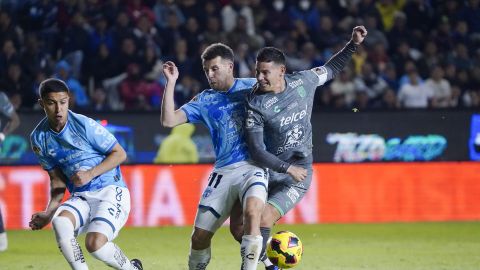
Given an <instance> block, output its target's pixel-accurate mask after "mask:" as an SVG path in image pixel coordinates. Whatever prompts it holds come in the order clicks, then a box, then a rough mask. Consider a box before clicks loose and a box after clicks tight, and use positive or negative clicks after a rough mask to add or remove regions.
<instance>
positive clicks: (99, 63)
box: [84, 43, 122, 85]
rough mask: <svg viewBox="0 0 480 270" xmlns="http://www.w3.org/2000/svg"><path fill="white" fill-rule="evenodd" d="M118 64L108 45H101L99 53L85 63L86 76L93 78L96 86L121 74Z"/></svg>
mask: <svg viewBox="0 0 480 270" xmlns="http://www.w3.org/2000/svg"><path fill="white" fill-rule="evenodd" d="M121 72H122V71H121V70H120V69H119V68H118V62H117V59H116V58H115V56H114V55H112V52H111V50H110V49H109V48H108V46H107V45H106V44H103V43H102V44H100V45H99V47H98V50H97V53H96V54H94V55H93V57H89V58H88V59H87V61H86V63H85V68H84V73H85V76H87V77H89V78H93V80H94V83H95V84H96V85H99V84H101V82H102V81H103V80H105V79H108V78H111V77H113V76H115V75H118V74H120V73H121Z"/></svg>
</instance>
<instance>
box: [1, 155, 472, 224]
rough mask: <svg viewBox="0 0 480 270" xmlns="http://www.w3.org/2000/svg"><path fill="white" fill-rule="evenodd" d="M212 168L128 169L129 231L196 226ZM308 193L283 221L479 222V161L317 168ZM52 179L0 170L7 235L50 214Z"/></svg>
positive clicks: (34, 169) (27, 169)
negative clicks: (34, 218)
mask: <svg viewBox="0 0 480 270" xmlns="http://www.w3.org/2000/svg"><path fill="white" fill-rule="evenodd" d="M211 169H212V166H211V165H176V166H159V165H135V166H123V168H122V171H123V175H124V178H125V180H126V182H127V185H128V186H129V188H130V193H131V200H132V211H131V214H130V219H129V221H128V224H127V226H164V225H190V224H192V223H193V220H194V217H195V211H196V209H197V203H198V200H199V198H200V196H201V193H202V191H203V187H204V186H205V185H206V182H207V179H208V176H209V174H210V171H211ZM314 172H315V173H314V176H313V182H312V186H311V188H310V190H309V191H308V193H307V195H306V196H305V197H304V199H303V200H302V201H301V202H300V203H299V205H298V206H297V207H296V208H295V209H294V210H293V211H291V213H289V214H288V215H287V216H285V217H284V218H283V219H282V221H281V222H283V223H332V222H342V223H344V222H391V221H401V222H409V221H447V220H480V163H475V162H439V163H383V164H379V163H369V164H365V163H363V164H315V165H314ZM48 194H49V179H48V175H47V173H46V172H44V171H43V170H42V169H41V168H40V167H39V166H15V167H6V166H4V167H0V207H1V210H2V213H3V217H4V221H5V224H6V226H7V228H8V229H22V228H28V221H29V220H30V217H31V215H32V214H33V213H34V212H36V211H41V210H42V209H44V207H45V205H46V203H47V200H48V196H49V195H48Z"/></svg>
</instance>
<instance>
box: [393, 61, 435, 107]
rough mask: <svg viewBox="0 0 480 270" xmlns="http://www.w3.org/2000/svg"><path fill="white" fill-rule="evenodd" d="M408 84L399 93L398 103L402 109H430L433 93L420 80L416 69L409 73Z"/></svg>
mask: <svg viewBox="0 0 480 270" xmlns="http://www.w3.org/2000/svg"><path fill="white" fill-rule="evenodd" d="M407 76H408V80H407V81H408V82H406V83H405V84H403V85H402V86H401V87H400V90H399V91H398V95H397V97H398V102H399V104H400V106H401V107H402V108H408V109H418V108H428V106H429V101H430V99H431V97H432V93H431V92H430V91H429V89H428V88H427V87H425V84H424V83H422V82H421V81H420V79H419V76H418V73H417V71H416V69H410V70H408V73H407Z"/></svg>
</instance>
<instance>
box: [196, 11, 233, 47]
mask: <svg viewBox="0 0 480 270" xmlns="http://www.w3.org/2000/svg"><path fill="white" fill-rule="evenodd" d="M201 36H202V40H203V42H205V43H208V44H211V43H217V42H221V43H226V42H227V35H226V34H225V32H222V31H221V29H220V20H219V19H218V18H216V17H209V18H208V19H207V29H206V31H205V32H204V33H203V34H202V35H201ZM197 51H198V50H197Z"/></svg>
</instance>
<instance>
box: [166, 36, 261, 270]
mask: <svg viewBox="0 0 480 270" xmlns="http://www.w3.org/2000/svg"><path fill="white" fill-rule="evenodd" d="M201 57H202V62H203V68H204V71H205V75H206V77H207V79H208V82H209V84H210V87H211V89H207V90H204V91H203V92H201V93H200V94H198V95H197V96H196V97H195V98H194V99H192V100H191V101H190V102H188V103H186V104H184V105H183V106H182V107H181V108H180V109H178V110H175V108H174V100H173V92H174V87H175V82H176V80H177V78H178V69H177V67H176V66H175V64H174V63H173V62H166V63H165V64H164V66H163V71H164V74H165V76H166V79H167V85H166V88H165V93H164V96H163V102H162V115H161V122H162V125H163V126H167V127H174V126H177V125H180V124H183V123H186V122H192V123H203V124H205V125H206V126H207V127H208V129H209V130H210V134H211V136H212V141H213V145H214V148H215V154H216V161H215V165H214V169H213V172H212V174H211V175H210V179H209V182H208V186H207V187H206V188H205V191H204V193H203V195H202V198H201V199H200V203H199V206H198V210H197V215H196V218H195V225H194V230H193V234H192V236H191V249H190V255H189V260H188V265H189V269H190V270H201V269H206V267H207V265H208V263H209V261H210V257H211V251H210V244H211V239H212V237H213V235H214V233H215V231H216V230H217V229H218V228H219V227H220V226H221V225H222V224H223V223H224V221H225V220H226V219H227V218H228V216H229V215H230V212H231V209H232V206H233V204H234V203H235V202H236V201H237V200H239V201H240V203H241V205H242V207H243V212H244V213H245V214H244V224H245V226H244V231H243V237H242V240H241V249H240V250H241V255H242V267H241V269H256V268H257V264H258V259H259V255H260V252H261V248H262V236H261V235H260V215H261V213H262V210H263V208H264V206H265V200H266V195H267V176H266V173H265V171H264V170H263V169H261V168H259V167H257V166H254V165H252V164H251V163H250V162H249V161H248V159H249V157H248V151H247V145H246V142H245V140H244V134H243V121H244V119H245V117H246V111H245V102H246V95H247V93H248V92H250V89H251V88H252V86H253V84H254V83H255V79H236V78H234V77H233V61H234V59H233V52H232V50H231V49H230V48H229V47H228V46H226V45H224V44H221V43H216V44H212V45H210V46H208V47H207V48H206V49H205V51H204V52H203V53H202V56H201Z"/></svg>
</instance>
